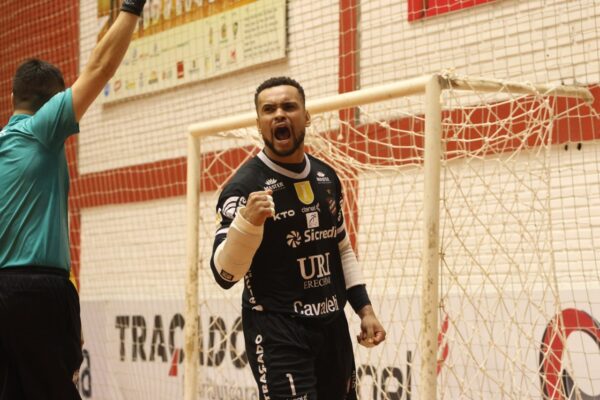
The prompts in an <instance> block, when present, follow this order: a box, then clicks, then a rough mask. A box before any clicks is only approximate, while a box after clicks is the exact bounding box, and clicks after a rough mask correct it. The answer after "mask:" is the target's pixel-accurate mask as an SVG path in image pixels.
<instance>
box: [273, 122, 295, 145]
mask: <svg viewBox="0 0 600 400" xmlns="http://www.w3.org/2000/svg"><path fill="white" fill-rule="evenodd" d="M273 138H274V139H275V140H277V141H280V142H283V141H287V140H289V139H291V138H292V132H291V130H290V128H289V127H288V126H287V125H279V126H276V127H275V129H274V130H273Z"/></svg>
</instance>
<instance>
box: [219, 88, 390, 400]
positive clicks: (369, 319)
mask: <svg viewBox="0 0 600 400" xmlns="http://www.w3.org/2000/svg"><path fill="white" fill-rule="evenodd" d="M254 102H255V107H256V112H257V126H258V129H259V131H260V132H261V135H262V137H263V140H264V143H265V147H264V149H263V151H262V152H260V153H259V154H258V155H257V156H256V157H254V158H252V159H251V160H249V161H248V162H246V163H245V164H244V165H243V166H242V167H241V168H240V169H239V170H238V171H237V172H236V174H235V175H234V176H233V177H232V178H231V179H230V181H229V182H228V183H227V185H226V186H225V187H224V189H223V191H222V193H221V195H220V197H219V201H218V204H217V216H218V218H219V226H218V228H217V232H216V235H215V242H214V247H213V255H212V258H211V269H212V271H213V274H214V276H215V279H216V281H217V283H218V284H219V285H220V286H221V287H223V288H225V289H228V288H230V287H231V286H233V285H234V284H235V283H236V282H237V281H238V280H240V279H242V278H243V279H244V292H243V296H242V323H243V329H244V337H245V342H246V353H247V356H248V360H249V363H250V366H251V368H252V373H253V374H254V378H255V379H256V382H257V384H258V389H259V393H260V398H261V399H263V400H284V399H285V400H299V399H303V400H315V399H319V400H351V399H356V372H355V365H354V355H353V354H352V342H351V339H350V334H349V332H348V323H347V320H346V316H345V314H344V306H345V304H346V301H348V302H350V304H351V306H352V307H353V309H354V311H355V312H356V313H357V314H358V315H359V316H360V318H361V333H360V334H359V335H358V341H359V342H360V343H361V344H363V345H365V346H368V347H370V346H374V345H377V344H379V343H381V342H382V341H383V340H384V339H385V330H384V328H383V326H382V325H381V323H380V322H379V320H378V319H377V317H376V315H375V313H374V311H373V308H372V307H371V303H370V301H369V297H368V295H367V291H366V287H365V284H364V281H363V279H362V276H361V271H360V268H359V265H358V262H357V259H356V256H355V254H354V251H353V250H352V246H351V245H350V241H349V239H348V235H347V233H346V230H345V226H344V216H343V194H342V185H341V183H340V180H339V178H338V176H337V175H336V173H335V171H334V170H333V169H332V168H331V167H330V166H329V165H327V164H325V163H324V162H323V161H321V160H318V159H316V158H314V157H312V156H311V155H309V154H306V153H305V152H304V134H305V129H306V127H307V126H308V125H309V124H310V115H309V113H308V112H307V111H306V108H305V97H304V90H303V88H302V86H301V85H300V84H299V83H298V82H296V81H295V80H293V79H291V78H287V77H278V78H271V79H268V80H267V81H265V82H263V83H262V84H261V85H260V86H259V87H258V88H257V90H256V93H255V97H254Z"/></svg>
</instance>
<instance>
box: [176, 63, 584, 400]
mask: <svg viewBox="0 0 600 400" xmlns="http://www.w3.org/2000/svg"><path fill="white" fill-rule="evenodd" d="M447 91H451V92H452V96H458V97H461V96H464V103H460V104H464V105H465V109H466V108H469V109H470V110H471V111H465V112H464V115H468V114H469V112H472V107H474V104H476V105H477V106H478V107H481V106H484V107H485V106H489V107H493V106H494V105H495V104H497V103H500V102H502V101H505V100H506V99H508V101H509V102H512V104H515V105H516V107H515V108H520V107H521V105H520V104H521V103H520V101H521V100H519V99H521V98H522V97H521V96H524V97H525V98H527V97H528V96H529V97H534V98H535V99H536V100H535V103H536V104H539V102H538V100H539V101H541V102H544V101H546V100H545V99H547V98H554V97H567V98H573V99H578V100H577V105H576V107H585V104H586V103H590V102H591V101H593V97H592V95H591V93H590V91H589V90H588V89H587V88H585V87H578V86H565V85H556V86H553V85H536V84H529V83H519V82H506V81H502V80H495V79H486V78H472V77H459V76H455V75H453V74H451V73H446V72H444V73H440V74H435V75H427V76H422V77H418V78H414V79H408V80H405V81H400V82H396V83H392V84H387V85H382V86H378V87H372V88H367V89H362V90H357V91H354V92H349V93H344V94H339V95H335V96H331V97H328V98H322V99H317V100H313V101H310V100H309V101H307V110H308V111H309V112H310V113H311V115H312V116H313V118H314V117H315V116H317V115H319V114H323V113H334V112H337V111H339V110H343V109H350V108H354V107H362V106H366V105H369V104H377V103H381V102H387V101H393V100H395V99H400V98H415V97H420V98H421V99H423V100H420V101H421V102H420V103H418V107H417V110H416V111H414V112H415V114H416V115H418V117H417V118H418V119H419V120H422V121H423V124H424V139H423V140H424V146H423V151H422V156H423V158H422V159H421V160H420V161H418V164H420V165H421V167H422V170H421V172H420V174H421V176H422V182H421V180H420V179H421V178H419V179H418V180H417V182H419V184H422V185H423V186H422V188H421V189H420V190H422V193H423V198H422V202H423V205H422V206H423V209H422V211H421V212H419V213H418V217H419V219H420V221H421V222H420V223H421V230H422V233H421V240H422V246H421V249H420V259H421V267H420V269H421V272H420V274H421V275H420V278H419V279H420V284H421V285H420V307H419V308H420V309H419V313H420V317H419V323H418V325H419V333H418V338H419V346H418V354H417V357H418V358H419V359H420V361H419V375H418V381H417V382H418V383H417V386H416V389H415V393H418V397H417V398H420V399H435V398H436V396H437V393H438V389H437V384H438V372H439V371H438V370H439V363H440V356H439V354H440V346H439V342H440V340H439V329H440V321H439V316H440V309H441V301H440V281H439V274H440V270H441V263H443V260H441V258H443V257H444V255H443V254H442V255H441V253H443V251H442V248H441V243H440V224H441V223H440V209H441V199H440V190H443V189H441V188H442V185H441V181H442V180H443V178H442V172H441V169H442V168H443V165H442V164H443V163H447V162H451V160H448V159H445V157H444V152H445V151H446V150H447V149H445V148H444V144H443V135H444V129H446V128H444V126H445V124H450V125H452V124H453V121H451V119H452V118H451V117H449V116H448V115H449V114H451V113H452V111H454V110H455V107H456V103H454V102H452V104H450V105H447V104H444V93H445V92H447ZM478 93H488V94H492V95H493V96H492V97H486V98H485V101H486V102H487V103H488V104H487V105H485V104H484V105H482V104H480V103H481V98H482V97H478V96H479V95H478ZM454 98H455V97H453V99H454ZM411 104H414V103H411ZM448 107H449V108H448ZM461 107H462V106H461ZM551 108H552V106H544V110H550V109H551ZM378 112H379V111H378V110H377V109H375V110H374V111H373V115H375V116H376V118H377V119H378V120H380V121H384V122H383V123H381V124H380V126H381V127H382V129H389V126H388V125H387V124H386V123H385V121H386V118H384V117H381V116H379V114H378ZM536 112H537V111H536ZM492 113H493V112H492ZM392 114H393V112H392ZM536 115H537V114H536ZM540 115H541V116H540V117H539V118H546V117H547V118H549V120H550V122H549V124H550V125H546V124H545V123H541V124H540V126H541V127H542V128H541V129H550V130H551V129H552V126H551V125H552V121H551V120H552V118H553V116H552V115H547V114H544V113H543V111H542V114H540ZM465 121H466V122H464V121H463V122H461V123H462V124H468V123H469V121H468V118H466V120H465ZM346 123H347V121H336V122H334V123H333V126H334V129H338V128H339V127H340V126H345V125H344V124H346ZM415 123H416V124H418V122H415ZM511 123H512V124H514V125H516V124H517V123H519V121H517V122H515V121H513V122H511ZM255 124H256V115H255V113H254V112H253V111H252V112H248V113H244V114H240V115H237V116H233V117H227V118H222V119H217V120H212V121H207V122H202V123H196V124H193V125H191V126H190V127H189V129H188V132H187V137H188V153H187V268H188V277H187V283H186V285H187V286H186V310H185V313H186V315H185V320H186V321H188V323H186V325H185V344H184V353H185V358H184V363H185V376H184V398H185V400H192V399H196V398H198V390H199V389H198V377H199V374H200V372H199V367H200V360H199V352H200V349H199V347H198V346H199V341H200V340H199V337H200V335H201V333H200V332H199V326H200V322H199V313H200V311H199V303H200V299H199V287H200V286H199V285H200V282H199V281H200V272H199V268H209V267H208V259H206V257H205V256H204V257H202V256H201V254H200V246H199V243H202V247H203V248H206V247H210V246H211V244H212V240H213V237H211V236H204V235H202V234H201V231H200V220H201V216H200V209H201V206H200V203H201V199H200V197H201V193H202V188H201V180H202V174H203V171H202V168H203V163H202V157H203V154H204V153H205V152H206V151H207V150H206V149H205V148H204V147H203V146H202V145H201V139H203V138H207V137H210V136H214V135H216V134H218V133H223V132H230V131H237V130H244V129H248V130H253V129H254V127H255ZM350 124H353V123H350ZM494 124H501V125H502V126H503V129H506V130H507V131H510V129H511V128H512V126H513V125H510V124H509V123H506V124H504V123H503V122H494ZM538 128H539V126H537V125H536V127H535V128H532V129H538ZM340 129H341V128H340ZM457 130H458V129H457ZM321 133H322V132H316V134H317V135H318V134H321ZM457 135H458V133H457ZM307 136H308V135H307ZM218 140H219V139H215V141H216V142H218ZM414 140H417V141H418V140H419V139H414ZM544 140H545V141H546V142H545V143H549V142H548V141H551V138H550V139H549V138H546V139H544ZM483 141H484V142H485V140H483ZM467 142H468V140H467V139H465V140H464V143H467ZM525 142H526V140H525ZM211 143H212V142H211ZM213 145H214V144H213ZM217 147H218V145H217ZM465 148H466V149H467V150H465V152H468V145H465ZM211 149H212V147H211ZM336 151H337V150H336ZM415 152H417V153H419V154H421V150H419V149H417V150H415ZM486 154H487V153H485V152H484V154H483V155H481V154H480V155H479V156H480V157H485V156H486ZM382 157H384V156H382ZM384 158H385V157H384ZM349 160H350V161H348V166H349V168H352V164H351V163H352V162H353V160H352V159H351V156H350V158H349ZM377 163H381V164H385V163H386V161H385V160H382V161H377ZM334 167H336V165H334ZM344 167H345V166H344ZM232 168H233V169H235V166H233V167H232ZM217 190H218V189H217ZM365 190H366V189H365ZM393 202H394V204H399V203H401V201H393ZM212 206H213V207H214V204H213V205H212ZM399 207H401V205H399ZM416 214H417V213H415V215H416ZM361 226H362V225H361ZM496 240H497V241H501V240H503V237H497V238H496ZM507 252H508V251H507ZM362 255H363V252H359V258H360V257H361V256H362ZM372 279H373V282H379V281H378V279H380V277H378V276H373V278H372ZM458 279H459V278H449V280H450V281H456V280H458ZM458 286H459V285H457V287H458ZM373 294H374V293H373ZM452 296H454V294H453V295H452ZM452 298H454V297H452ZM473 303H476V301H473ZM400 322H401V321H400ZM456 324H458V321H456ZM390 329H393V322H392V321H390V326H389V327H388V334H389V335H392V336H393V335H394V333H393V332H391V331H390ZM515 329H516V328H515ZM469 343H470V342H469V341H467V340H465V345H468V344H469ZM468 370H469V369H468V368H467V367H465V368H464V371H465V373H467V371H468ZM453 371H454V370H453ZM457 374H459V375H460V373H457V372H453V373H452V375H453V376H452V377H450V378H448V379H449V380H451V381H453V382H454V381H455V380H456V381H460V378H459V377H456V376H454V375H457ZM482 375H484V378H482V379H487V377H489V376H488V375H489V374H488V373H485V372H484V373H482ZM365 376H367V375H365ZM489 379H490V380H491V381H495V380H496V378H495V377H489ZM499 379H500V378H499ZM373 380H375V379H373ZM500 380H501V379H500ZM381 382H382V383H381V384H380V386H385V385H387V383H386V381H385V379H384V378H382V379H381ZM374 385H375V384H374ZM404 385H405V386H404V389H403V390H404V391H410V390H411V387H410V384H407V383H406V382H404ZM458 386H460V384H458ZM378 390H380V391H381V392H383V391H385V390H391V389H385V390H384V389H382V388H379V389H378ZM455 390H457V391H461V390H462V391H468V390H471V389H467V388H465V387H460V388H458V389H455ZM493 397H494V396H492V398H493Z"/></svg>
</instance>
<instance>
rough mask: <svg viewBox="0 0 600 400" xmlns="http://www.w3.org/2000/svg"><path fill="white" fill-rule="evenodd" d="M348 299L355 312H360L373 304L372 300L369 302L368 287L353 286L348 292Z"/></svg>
mask: <svg viewBox="0 0 600 400" xmlns="http://www.w3.org/2000/svg"><path fill="white" fill-rule="evenodd" d="M346 297H347V298H348V303H350V305H351V306H352V309H353V310H354V312H359V311H360V309H361V308H363V307H364V306H366V305H369V304H371V300H369V295H368V294H367V285H356V286H352V287H351V288H350V289H348V290H346Z"/></svg>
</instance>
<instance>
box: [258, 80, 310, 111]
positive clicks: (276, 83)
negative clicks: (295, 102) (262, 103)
mask: <svg viewBox="0 0 600 400" xmlns="http://www.w3.org/2000/svg"><path fill="white" fill-rule="evenodd" d="M283 85H288V86H293V87H295V88H296V89H298V93H300V97H301V98H302V105H303V106H306V98H305V97H304V88H303V87H302V85H300V84H299V83H298V81H296V80H295V79H292V78H289V77H287V76H276V77H273V78H269V79H267V80H266V81H264V82H263V83H261V84H260V85H258V87H257V88H256V92H255V93H254V107H255V108H256V109H257V110H258V95H259V94H260V92H262V91H263V90H265V89H270V88H272V87H275V86H283Z"/></svg>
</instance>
